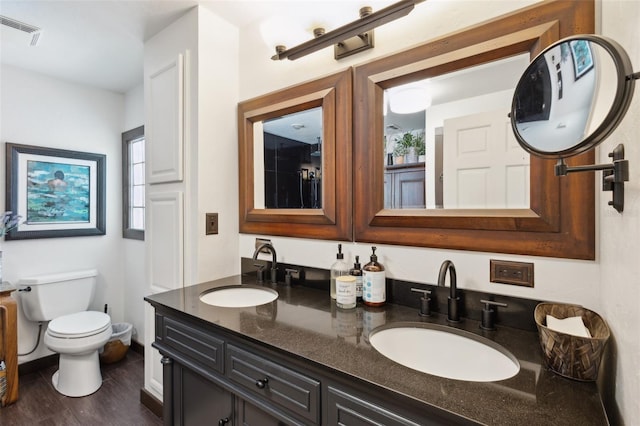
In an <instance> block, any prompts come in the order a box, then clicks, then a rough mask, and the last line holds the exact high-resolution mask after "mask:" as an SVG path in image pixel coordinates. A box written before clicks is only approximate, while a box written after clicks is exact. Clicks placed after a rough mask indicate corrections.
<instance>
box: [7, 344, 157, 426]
mask: <svg viewBox="0 0 640 426" xmlns="http://www.w3.org/2000/svg"><path fill="white" fill-rule="evenodd" d="M57 368H58V367H57V365H56V366H52V367H49V368H45V369H43V370H40V371H37V372H34V373H29V374H25V375H22V376H20V379H19V398H18V401H17V402H16V403H14V404H12V405H8V406H6V407H3V408H0V425H2V426H14V425H15V426H23V425H24V426H35V425H38V426H40V425H43V426H44V425H46V426H49V425H60V426H76V425H77V426H86V425H91V426H100V425H105V426H129V425H132V426H133V425H135V426H143V425H150V426H154V425H162V419H161V418H159V417H157V416H156V415H155V414H153V413H152V412H151V411H150V410H149V409H148V408H147V407H145V406H144V405H142V404H141V403H140V389H141V388H142V386H143V384H144V359H143V356H142V355H140V354H138V353H136V352H134V351H133V350H129V351H128V352H127V356H126V357H125V358H124V359H123V360H122V361H119V362H117V363H114V364H109V365H103V366H101V369H102V387H101V388H100V389H99V390H98V391H97V392H95V393H94V394H92V395H89V396H85V397H82V398H70V397H66V396H64V395H61V394H59V393H58V392H56V390H55V389H54V388H53V385H52V384H51V376H52V375H53V373H54V372H55V371H56V370H57Z"/></svg>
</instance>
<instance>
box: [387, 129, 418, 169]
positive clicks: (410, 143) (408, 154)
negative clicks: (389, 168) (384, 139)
mask: <svg viewBox="0 0 640 426" xmlns="http://www.w3.org/2000/svg"><path fill="white" fill-rule="evenodd" d="M399 147H403V148H404V154H403V155H404V156H405V158H404V161H405V163H417V162H418V155H420V152H422V153H423V154H424V134H423V133H420V134H417V135H414V134H413V133H411V132H405V133H404V134H403V135H402V137H400V138H398V139H396V148H399ZM394 155H395V149H394Z"/></svg>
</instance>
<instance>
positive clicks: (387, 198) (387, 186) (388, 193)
mask: <svg viewBox="0 0 640 426" xmlns="http://www.w3.org/2000/svg"><path fill="white" fill-rule="evenodd" d="M392 200H393V173H389V172H385V173H384V208H385V209H392V208H393V203H392Z"/></svg>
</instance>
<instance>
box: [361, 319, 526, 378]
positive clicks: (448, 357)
mask: <svg viewBox="0 0 640 426" xmlns="http://www.w3.org/2000/svg"><path fill="white" fill-rule="evenodd" d="M369 342H370V343H371V346H373V347H374V348H375V349H376V350H377V351H378V352H380V353H381V354H382V355H384V356H385V357H387V358H389V359H390V360H392V361H394V362H397V363H398V364H402V365H404V366H405V367H409V368H412V369H414V370H418V371H421V372H423V373H428V374H432V375H434V376H440V377H446V378H449V379H457V380H465V381H471V382H494V381H498V380H505V379H508V378H510V377H513V376H515V375H516V374H518V371H520V363H519V362H518V360H517V359H516V358H515V357H514V356H513V355H512V354H511V353H510V352H509V351H507V350H506V349H505V348H503V347H502V346H500V345H498V344H497V343H495V342H493V341H491V340H489V339H485V338H483V337H481V336H478V335H475V334H473V333H469V332H466V331H463V330H458V329H455V328H452V327H446V326H442V325H437V324H427V323H396V324H391V325H386V326H383V327H379V328H377V329H374V330H373V331H372V332H371V334H370V335H369Z"/></svg>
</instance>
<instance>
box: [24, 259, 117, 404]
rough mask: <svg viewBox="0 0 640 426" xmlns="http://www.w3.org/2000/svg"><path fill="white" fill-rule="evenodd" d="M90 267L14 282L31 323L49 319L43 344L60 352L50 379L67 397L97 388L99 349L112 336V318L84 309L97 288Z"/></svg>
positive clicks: (100, 376) (93, 390)
mask: <svg viewBox="0 0 640 426" xmlns="http://www.w3.org/2000/svg"><path fill="white" fill-rule="evenodd" d="M97 275H98V272H97V271H96V270H95V269H90V270H84V271H72V272H63V273H55V274H49V275H39V276H35V277H28V278H22V279H21V280H20V281H19V282H18V287H19V289H20V304H21V306H22V310H23V312H24V314H25V316H26V317H27V319H28V320H30V321H37V322H39V323H43V322H46V321H49V324H48V326H47V331H46V332H45V334H44V344H45V345H46V346H47V347H48V348H49V349H50V350H52V351H54V352H57V353H58V354H60V363H59V367H58V371H56V372H55V374H54V375H53V377H52V379H51V381H52V382H53V386H54V387H55V389H56V390H57V391H58V392H60V393H61V394H63V395H66V396H73V397H79V396H85V395H90V394H92V393H94V392H95V391H97V390H98V389H100V386H101V385H102V375H101V373H100V360H99V357H98V350H99V349H100V348H102V347H103V346H104V345H105V344H106V343H107V342H108V341H109V338H110V337H111V334H112V332H113V330H112V328H111V318H109V315H107V314H103V313H102V312H95V311H88V310H87V309H88V308H89V304H90V303H91V301H92V300H93V295H94V293H95V286H96V276H97Z"/></svg>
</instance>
